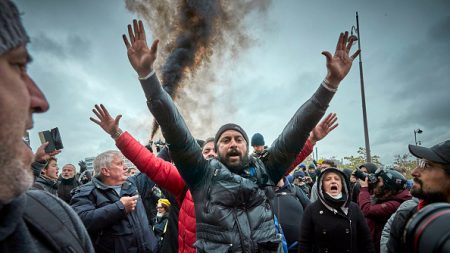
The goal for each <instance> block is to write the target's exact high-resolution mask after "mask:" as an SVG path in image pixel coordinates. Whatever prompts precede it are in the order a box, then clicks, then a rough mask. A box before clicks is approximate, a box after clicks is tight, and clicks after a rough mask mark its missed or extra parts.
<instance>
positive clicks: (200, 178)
mask: <svg viewBox="0 0 450 253" xmlns="http://www.w3.org/2000/svg"><path fill="white" fill-rule="evenodd" d="M0 24H1V26H0V27H1V30H0V169H1V170H2V173H3V176H2V177H0V212H1V213H2V216H1V219H0V252H152V253H156V252H284V253H287V252H302V253H303V252H449V251H450V237H449V236H450V234H449V230H448V228H449V227H450V225H449V221H450V219H449V215H450V212H449V210H450V140H445V141H443V142H442V143H439V144H436V145H434V146H432V147H430V148H427V147H422V146H415V145H409V147H408V148H409V151H410V153H411V154H412V155H414V156H415V157H417V158H418V161H417V166H416V167H415V168H414V170H413V171H412V173H411V175H412V178H409V179H407V178H406V177H405V175H404V174H402V173H404V171H403V170H401V169H402V168H393V169H391V168H378V167H377V166H376V165H375V164H372V163H364V164H361V165H360V166H359V167H358V168H356V169H354V168H340V166H338V165H337V164H336V163H335V161H333V160H329V159H325V160H321V161H312V162H311V163H310V164H303V163H302V162H303V161H304V160H305V159H306V158H307V157H308V156H309V155H310V154H311V152H312V150H313V148H314V145H316V143H317V142H318V141H322V140H323V139H324V138H325V137H326V136H327V135H328V134H330V132H332V131H333V129H335V128H336V127H337V126H338V124H337V116H336V114H334V113H330V114H328V115H327V116H324V115H325V112H326V110H327V108H328V106H329V103H330V101H331V100H332V98H333V96H334V94H335V93H336V92H337V89H338V87H339V85H340V83H341V81H342V80H343V79H344V78H345V76H346V75H347V73H348V72H349V71H350V68H351V66H352V62H353V60H354V59H355V57H357V55H358V54H359V51H356V52H355V53H353V54H350V51H351V48H352V45H353V42H354V38H353V37H351V36H349V34H348V32H345V33H341V34H340V36H339V39H338V41H337V45H336V50H335V52H334V53H333V54H332V53H330V52H327V51H325V52H323V53H322V54H323V55H324V56H325V57H326V68H327V75H326V77H325V79H324V80H323V82H322V83H320V85H319V86H318V88H317V91H316V92H315V93H314V94H313V95H312V96H311V98H310V99H308V100H307V101H306V102H305V103H304V104H303V105H302V106H300V107H299V108H298V110H297V111H296V112H295V113H294V115H293V116H292V119H291V120H290V121H289V122H288V123H287V124H286V127H285V128H284V129H283V131H282V133H281V134H280V135H279V137H278V138H277V139H276V140H275V141H274V142H273V143H272V144H271V145H270V146H269V145H267V146H266V143H265V140H264V136H263V135H262V134H260V133H256V134H254V135H252V137H251V138H249V137H248V135H247V133H246V132H245V130H244V129H243V128H242V127H241V126H239V125H237V124H234V123H228V124H225V125H223V126H221V127H220V128H219V130H218V131H217V132H216V133H210V134H211V135H213V134H214V137H211V138H208V139H206V140H198V139H195V138H194V136H192V134H191V132H190V131H189V128H188V127H187V125H186V123H185V122H184V119H183V117H182V115H181V114H180V113H179V112H178V109H177V107H176V106H175V104H174V102H173V100H172V98H171V97H170V96H169V95H168V94H167V92H166V91H165V90H164V88H163V87H162V86H161V84H160V82H159V79H158V77H157V74H156V73H155V70H154V69H153V63H154V61H155V60H156V55H157V50H158V40H155V41H154V42H153V43H152V44H151V46H150V47H149V46H148V45H147V39H146V36H145V29H144V26H143V23H142V22H141V21H137V20H133V23H132V24H130V25H128V36H127V35H123V40H124V44H125V47H126V49H127V54H128V58H129V61H130V64H131V66H132V67H133V69H134V70H135V71H136V73H137V74H138V76H139V82H140V84H141V87H142V89H143V92H144V95H145V98H146V99H147V105H148V108H149V111H150V112H151V113H152V114H153V116H154V117H155V119H156V122H157V123H158V124H159V125H160V127H161V130H162V133H163V136H164V138H165V141H166V142H167V145H162V146H160V147H159V148H158V150H157V151H156V152H153V149H152V147H151V146H144V145H142V144H141V143H139V142H138V141H137V140H136V139H135V138H134V137H133V136H132V135H131V133H129V132H127V131H123V130H122V129H121V128H120V127H119V123H120V119H121V115H117V116H113V115H111V114H110V113H109V112H108V110H107V108H106V107H105V106H104V105H102V104H100V105H95V107H94V108H93V110H92V112H93V114H94V115H93V116H92V117H91V118H90V120H91V121H92V122H93V123H95V124H97V125H98V126H99V127H100V128H101V129H102V130H103V131H104V132H105V133H106V134H107V135H109V136H110V137H111V138H112V139H113V141H114V142H115V144H116V146H117V149H118V150H108V151H105V152H102V153H101V154H99V155H97V156H96V158H95V160H94V168H93V171H90V170H87V169H86V164H85V163H84V162H80V163H79V167H80V169H79V172H77V169H76V167H75V165H73V164H65V165H63V166H62V170H61V172H60V171H59V166H58V159H57V155H58V154H59V153H60V152H62V150H53V151H46V147H47V145H49V143H48V142H46V143H44V144H42V146H40V147H39V148H38V149H37V150H36V152H34V154H33V153H32V152H31V149H30V148H29V147H28V146H27V145H26V143H25V142H24V141H22V137H23V135H24V133H25V132H26V130H28V129H30V128H32V121H33V120H32V117H33V114H34V113H43V112H45V111H47V110H48V108H49V104H48V101H47V100H46V98H45V96H44V94H43V93H42V92H41V91H40V90H39V88H38V86H37V84H36V83H34V81H33V80H32V79H31V77H30V76H29V75H28V73H27V70H26V65H27V64H28V63H29V61H30V56H29V55H28V52H27V49H26V45H27V43H28V41H29V38H28V36H27V34H26V31H25V29H24V27H23V26H22V23H21V21H20V15H19V11H18V10H17V8H16V7H15V5H14V4H13V3H12V2H10V1H9V0H0ZM261 131H264V128H263V127H261ZM105 138H108V137H105ZM250 147H252V148H253V150H252V152H251V151H250ZM405 148H406V147H405ZM123 156H124V157H126V158H127V159H128V160H130V161H131V162H132V163H133V164H134V165H135V166H136V168H128V167H127V166H126V165H125V163H124V159H123ZM136 169H137V170H138V171H136ZM408 180H409V181H408Z"/></svg>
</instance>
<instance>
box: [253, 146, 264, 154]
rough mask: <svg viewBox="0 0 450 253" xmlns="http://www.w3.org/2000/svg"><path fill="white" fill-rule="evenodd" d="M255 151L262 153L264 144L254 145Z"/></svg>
mask: <svg viewBox="0 0 450 253" xmlns="http://www.w3.org/2000/svg"><path fill="white" fill-rule="evenodd" d="M253 151H254V152H255V153H261V152H263V151H264V146H253Z"/></svg>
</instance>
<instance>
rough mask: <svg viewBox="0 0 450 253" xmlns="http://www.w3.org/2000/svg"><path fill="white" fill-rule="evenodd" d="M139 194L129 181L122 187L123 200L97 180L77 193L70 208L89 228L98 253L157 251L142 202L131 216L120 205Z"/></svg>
mask: <svg viewBox="0 0 450 253" xmlns="http://www.w3.org/2000/svg"><path fill="white" fill-rule="evenodd" d="M136 194H137V189H136V187H135V186H134V185H133V184H131V183H130V182H128V181H126V182H125V183H123V184H122V188H121V192H120V196H119V195H117V193H116V191H115V190H114V189H113V188H111V187H108V186H106V185H104V184H103V183H102V182H101V181H100V180H99V179H98V178H96V177H94V178H92V181H91V182H89V183H87V184H84V185H82V186H80V187H78V188H77V189H76V190H75V195H74V196H73V198H72V200H71V202H70V204H71V206H72V208H73V209H74V210H75V212H77V213H78V215H79V216H80V218H81V220H82V221H83V223H84V225H85V226H86V229H87V231H88V232H89V235H90V236H91V240H92V243H93V244H94V248H95V251H96V252H97V253H99V252H141V253H144V252H145V253H147V252H156V251H157V244H158V243H157V240H156V237H155V235H154V234H153V231H152V230H151V229H150V227H149V223H148V220H147V215H146V213H145V209H144V205H143V204H142V200H141V198H140V197H139V198H138V202H137V205H136V209H135V211H132V212H130V213H128V214H127V213H126V211H125V206H124V205H123V204H122V202H121V201H120V198H121V197H123V196H134V195H136Z"/></svg>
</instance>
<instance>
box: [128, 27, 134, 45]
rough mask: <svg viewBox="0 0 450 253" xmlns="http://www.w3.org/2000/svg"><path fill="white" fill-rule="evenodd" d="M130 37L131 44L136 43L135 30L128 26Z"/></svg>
mask: <svg viewBox="0 0 450 253" xmlns="http://www.w3.org/2000/svg"><path fill="white" fill-rule="evenodd" d="M128 36H130V42H131V44H133V43H134V33H133V29H132V28H131V25H128Z"/></svg>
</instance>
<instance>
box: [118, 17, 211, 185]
mask: <svg viewBox="0 0 450 253" xmlns="http://www.w3.org/2000/svg"><path fill="white" fill-rule="evenodd" d="M128 36H129V38H127V36H126V35H123V40H124V43H125V46H126V47H127V54H128V58H129V60H130V64H131V66H133V68H134V69H135V70H136V72H137V73H138V75H139V79H140V80H141V85H142V89H143V90H144V93H145V97H146V98H147V105H148V108H149V109H150V112H151V113H152V114H153V116H154V117H155V119H156V121H157V122H158V124H159V125H160V127H161V131H162V134H163V135H164V138H165V140H166V142H167V143H168V145H169V150H170V154H171V156H172V159H173V161H174V162H175V165H176V167H177V169H178V170H179V172H180V174H181V176H182V177H183V179H184V181H185V182H186V184H188V186H190V187H192V186H194V185H196V183H197V182H199V181H200V180H201V179H202V177H203V176H204V175H205V173H204V170H206V165H207V161H206V160H205V159H204V158H203V156H202V152H201V148H200V146H199V145H198V144H197V142H196V141H195V139H194V138H193V137H192V134H191V133H190V131H189V129H188V127H187V125H186V123H185V122H184V119H183V117H182V116H181V114H180V113H179V112H178V110H177V108H176V106H175V104H174V102H173V100H172V98H170V96H169V95H168V94H167V93H166V92H165V91H164V89H163V88H162V87H161V85H160V83H159V80H158V78H157V77H156V75H155V73H154V69H153V63H154V61H155V59H156V54H157V50H158V40H155V41H154V42H153V44H152V46H151V48H148V46H147V40H146V38H145V29H144V25H143V24H142V21H139V22H137V21H136V20H133V26H131V25H128Z"/></svg>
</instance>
